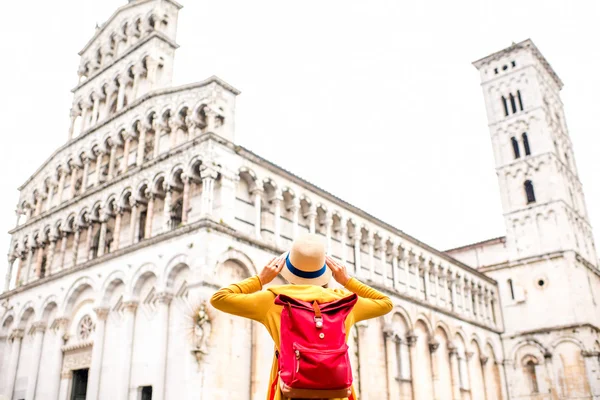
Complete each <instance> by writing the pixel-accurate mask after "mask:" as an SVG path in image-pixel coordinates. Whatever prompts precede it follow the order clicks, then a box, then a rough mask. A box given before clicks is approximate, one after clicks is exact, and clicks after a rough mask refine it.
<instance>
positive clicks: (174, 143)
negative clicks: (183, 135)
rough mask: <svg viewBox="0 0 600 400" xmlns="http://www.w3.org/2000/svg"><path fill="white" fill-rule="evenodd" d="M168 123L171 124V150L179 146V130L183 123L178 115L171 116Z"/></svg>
mask: <svg viewBox="0 0 600 400" xmlns="http://www.w3.org/2000/svg"><path fill="white" fill-rule="evenodd" d="M167 124H168V125H169V150H172V149H174V148H175V147H176V146H177V130H178V129H179V128H181V123H180V121H179V118H178V117H176V116H171V117H170V118H169V119H168V121H167Z"/></svg>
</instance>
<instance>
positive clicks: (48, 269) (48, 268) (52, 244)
mask: <svg viewBox="0 0 600 400" xmlns="http://www.w3.org/2000/svg"><path fill="white" fill-rule="evenodd" d="M49 239H50V244H49V245H48V254H46V275H50V274H51V273H52V272H54V271H53V270H54V268H52V264H53V263H54V254H55V252H56V241H57V240H58V238H57V237H56V236H55V235H53V234H51V235H50V237H49Z"/></svg>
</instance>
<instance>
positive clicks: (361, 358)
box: [356, 321, 375, 400]
mask: <svg viewBox="0 0 600 400" xmlns="http://www.w3.org/2000/svg"><path fill="white" fill-rule="evenodd" d="M368 326H369V325H368V322H367V321H361V322H359V323H357V324H356V330H357V341H358V346H357V347H358V349H359V351H358V363H359V365H367V364H368V360H369V357H370V352H369V342H368V341H367V340H366V337H365V335H366V333H367V329H368ZM358 372H359V379H360V386H361V388H362V390H361V393H360V395H361V397H360V399H361V400H375V399H370V398H369V394H370V393H369V390H368V389H367V390H365V388H367V387H368V386H369V381H370V379H369V378H370V375H369V373H368V370H367V368H359V371H358Z"/></svg>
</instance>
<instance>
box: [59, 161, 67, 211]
mask: <svg viewBox="0 0 600 400" xmlns="http://www.w3.org/2000/svg"><path fill="white" fill-rule="evenodd" d="M58 175H59V178H58V195H57V196H58V204H60V203H62V201H63V198H62V197H63V191H64V190H65V178H66V171H65V169H64V168H63V167H61V168H60V169H59V171H58Z"/></svg>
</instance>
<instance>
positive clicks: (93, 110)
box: [90, 92, 100, 126]
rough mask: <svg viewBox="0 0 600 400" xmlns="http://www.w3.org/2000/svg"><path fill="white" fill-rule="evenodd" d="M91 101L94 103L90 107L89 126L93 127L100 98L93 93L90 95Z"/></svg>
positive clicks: (96, 120) (96, 119)
mask: <svg viewBox="0 0 600 400" xmlns="http://www.w3.org/2000/svg"><path fill="white" fill-rule="evenodd" d="M92 100H93V101H94V102H93V106H92V118H91V123H90V126H94V125H96V123H97V122H98V113H99V110H100V96H99V95H98V94H97V93H95V92H94V93H92Z"/></svg>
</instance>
